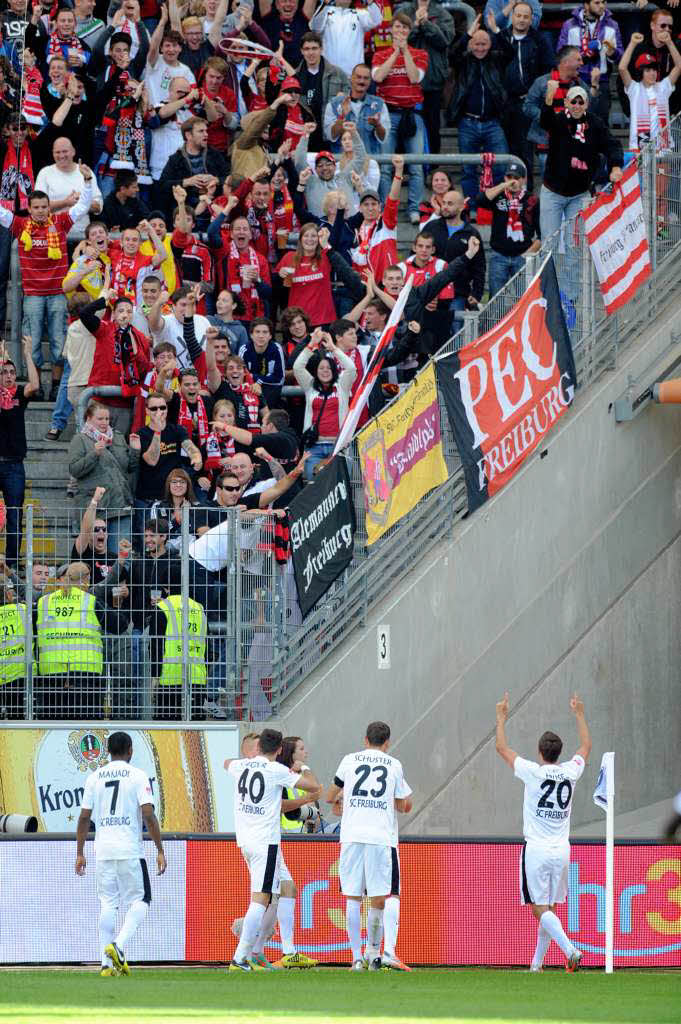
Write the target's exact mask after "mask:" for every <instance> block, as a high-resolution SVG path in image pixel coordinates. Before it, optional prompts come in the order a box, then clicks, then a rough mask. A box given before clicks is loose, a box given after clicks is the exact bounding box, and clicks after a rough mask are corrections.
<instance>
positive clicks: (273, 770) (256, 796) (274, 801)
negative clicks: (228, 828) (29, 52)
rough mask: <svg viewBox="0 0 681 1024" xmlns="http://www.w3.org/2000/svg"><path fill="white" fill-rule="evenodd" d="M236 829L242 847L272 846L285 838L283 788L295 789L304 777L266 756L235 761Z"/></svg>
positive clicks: (230, 767)
mask: <svg viewBox="0 0 681 1024" xmlns="http://www.w3.org/2000/svg"><path fill="white" fill-rule="evenodd" d="M228 773H229V775H231V777H232V778H233V779H234V784H235V792H234V828H235V831H236V841H237V845H238V846H246V847H253V846H270V845H271V844H272V843H278V842H279V841H280V839H281V796H282V788H283V787H284V786H290V787H291V788H294V787H295V786H296V784H297V782H298V779H299V778H300V774H299V773H298V772H292V771H291V769H290V768H287V767H286V765H283V764H279V762H278V761H268V760H267V758H266V757H263V756H262V755H260V756H258V757H252V758H239V759H238V760H235V761H232V762H231V764H230V765H229V768H228Z"/></svg>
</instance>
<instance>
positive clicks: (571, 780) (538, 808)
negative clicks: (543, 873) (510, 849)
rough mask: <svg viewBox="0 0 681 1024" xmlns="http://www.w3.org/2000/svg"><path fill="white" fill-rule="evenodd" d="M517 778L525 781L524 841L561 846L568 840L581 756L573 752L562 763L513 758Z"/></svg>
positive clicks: (579, 773)
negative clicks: (572, 755) (543, 762)
mask: <svg viewBox="0 0 681 1024" xmlns="http://www.w3.org/2000/svg"><path fill="white" fill-rule="evenodd" d="M513 771H514V773H515V776H516V778H518V779H522V781H523V782H524V783H525V799H524V802H523V834H524V836H525V840H526V842H528V843H529V842H534V843H541V844H543V845H544V846H561V845H563V844H565V843H569V841H570V812H571V811H572V796H573V793H574V788H575V783H576V782H577V780H578V779H579V778H581V775H582V772H583V771H584V759H583V758H582V757H580V755H579V754H575V756H574V757H573V758H572V760H571V761H564V762H563V763H562V764H537V763H536V762H534V761H526V760H525V758H524V757H516V759H515V762H514V764H513Z"/></svg>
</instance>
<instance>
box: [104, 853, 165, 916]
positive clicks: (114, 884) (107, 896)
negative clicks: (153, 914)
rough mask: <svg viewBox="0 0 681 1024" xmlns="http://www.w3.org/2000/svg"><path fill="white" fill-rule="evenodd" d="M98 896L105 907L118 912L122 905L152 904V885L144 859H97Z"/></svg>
mask: <svg viewBox="0 0 681 1024" xmlns="http://www.w3.org/2000/svg"><path fill="white" fill-rule="evenodd" d="M95 878H96V881H97V895H98V896H99V901H100V903H101V904H102V906H103V907H108V908H109V909H112V910H118V908H119V907H120V905H121V903H122V904H124V905H125V906H129V905H130V904H131V903H137V902H140V901H141V902H142V903H151V883H150V882H149V872H148V870H147V862H146V860H145V859H144V857H137V858H135V859H133V860H104V859H100V858H99V857H98V858H97V867H96V871H95Z"/></svg>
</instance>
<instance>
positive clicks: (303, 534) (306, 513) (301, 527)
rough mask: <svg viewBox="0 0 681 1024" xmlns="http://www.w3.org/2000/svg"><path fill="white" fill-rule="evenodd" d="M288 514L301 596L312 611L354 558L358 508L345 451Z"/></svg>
mask: <svg viewBox="0 0 681 1024" xmlns="http://www.w3.org/2000/svg"><path fill="white" fill-rule="evenodd" d="M289 520H290V524H291V552H292V557H293V572H294V575H295V579H296V589H297V590H298V601H299V602H300V608H301V611H302V613H303V615H307V614H308V612H310V611H311V609H312V608H313V607H314V605H315V604H316V602H317V601H318V600H319V598H320V597H322V595H323V594H325V593H326V591H327V590H328V589H329V587H330V586H331V584H332V583H333V581H334V580H335V579H337V577H338V576H340V574H341V573H342V572H343V570H344V569H346V568H347V567H348V566H349V565H350V562H351V561H352V553H353V545H354V537H355V510H354V507H353V504H352V492H351V489H350V478H349V476H348V469H347V466H346V464H345V459H344V458H343V457H342V456H338V455H337V456H336V457H335V458H334V459H332V460H331V462H330V463H329V465H328V466H327V467H326V468H325V469H323V470H322V471H321V472H320V473H319V474H318V475H317V477H316V478H315V481H314V483H312V484H309V485H308V486H307V487H306V488H305V490H304V491H301V493H300V494H299V495H298V496H297V497H296V498H295V500H294V501H292V502H291V507H290V510H289Z"/></svg>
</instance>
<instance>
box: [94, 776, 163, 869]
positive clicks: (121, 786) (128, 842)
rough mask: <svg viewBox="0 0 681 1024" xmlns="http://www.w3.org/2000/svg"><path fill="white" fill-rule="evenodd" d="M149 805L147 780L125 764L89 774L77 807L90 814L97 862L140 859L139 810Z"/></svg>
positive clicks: (140, 813) (141, 842) (149, 788)
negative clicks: (93, 829) (93, 826)
mask: <svg viewBox="0 0 681 1024" xmlns="http://www.w3.org/2000/svg"><path fill="white" fill-rule="evenodd" d="M153 802H154V797H153V793H152V789H151V782H150V781H149V777H148V776H147V774H146V773H145V772H143V771H142V770H141V769H140V768H135V767H134V765H131V764H129V763H128V762H127V761H111V762H110V763H109V764H105V765H102V767H101V768H98V769H97V771H96V772H93V773H92V775H91V776H90V777H89V779H88V780H87V782H86V783H85V792H84V793H83V800H82V803H81V807H83V808H85V810H89V811H92V820H93V821H94V823H95V853H96V855H97V857H98V858H99V859H101V860H131V859H137V858H139V857H143V856H144V843H143V841H142V811H141V808H142V806H143V805H144V804H153Z"/></svg>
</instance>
